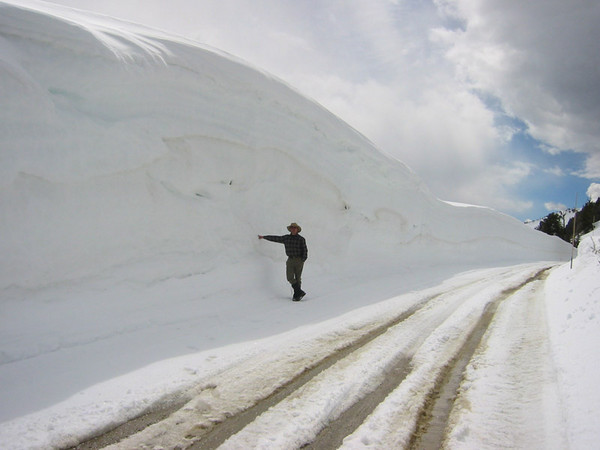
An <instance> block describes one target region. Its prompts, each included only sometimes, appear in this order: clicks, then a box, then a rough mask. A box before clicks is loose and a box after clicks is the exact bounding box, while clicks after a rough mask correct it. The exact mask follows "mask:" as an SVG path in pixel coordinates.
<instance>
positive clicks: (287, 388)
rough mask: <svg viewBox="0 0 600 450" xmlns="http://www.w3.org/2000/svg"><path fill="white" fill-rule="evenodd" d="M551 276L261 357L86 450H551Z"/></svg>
mask: <svg viewBox="0 0 600 450" xmlns="http://www.w3.org/2000/svg"><path fill="white" fill-rule="evenodd" d="M548 269H549V268H548V267H544V266H542V265H539V264H538V265H529V266H517V267H509V268H503V269H497V270H495V271H492V272H490V271H482V272H481V273H478V274H474V275H473V276H470V277H465V278H463V279H462V281H461V283H460V284H454V285H451V286H445V285H440V286H438V287H436V288H432V289H428V290H426V291H422V292H418V293H413V294H411V295H407V296H406V299H405V301H403V302H402V305H403V307H402V308H399V310H398V311H397V314H395V315H389V314H388V315H386V317H385V318H382V319H380V320H374V321H372V322H370V323H369V324H366V325H361V326H357V327H354V328H353V327H350V328H344V329H340V330H339V332H338V333H329V334H327V335H326V336H320V337H316V338H314V339H313V341H312V342H313V345H311V346H310V347H307V349H308V351H306V352H304V353H297V352H290V351H288V350H286V349H285V348H281V349H275V350H273V351H271V352H269V353H268V354H260V355H258V356H256V355H254V356H252V357H250V358H249V359H248V360H245V361H243V363H241V364H239V365H236V366H233V367H230V368H228V369H227V370H226V371H224V372H223V373H220V374H219V375H218V376H217V377H215V378H214V379H210V380H203V381H202V384H201V385H199V386H198V387H197V389H196V391H195V392H193V393H191V395H190V397H189V398H187V399H186V400H185V401H182V402H181V404H179V405H170V406H169V408H166V409H160V408H159V409H158V410H156V411H154V412H152V413H150V414H148V415H146V416H144V417H140V418H138V419H136V420H134V421H131V422H129V423H127V424H123V425H121V426H120V427H118V428H116V429H114V430H112V431H109V432H107V433H106V434H104V435H102V436H100V437H98V438H97V439H94V440H92V441H89V442H87V443H85V444H82V445H80V446H79V447H77V448H78V449H91V448H114V449H130V448H149V449H150V448H180V449H184V448H189V449H213V448H221V449H242V448H244V449H247V448H265V449H267V448H268V449H274V448H276V449H290V448H314V449H329V448H331V449H333V448H340V447H342V448H361V447H369V448H411V449H431V448H443V447H447V448H459V447H461V446H463V445H464V446H465V447H467V448H468V447H469V442H471V443H472V442H473V441H472V440H475V442H476V443H477V444H478V445H480V446H481V447H486V446H487V447H490V448H491V447H494V446H496V445H502V446H508V447H511V446H517V447H527V446H528V445H534V447H537V448H541V447H544V445H545V443H547V444H548V446H549V447H552V446H554V445H556V442H554V444H553V443H552V442H550V441H551V440H552V439H553V434H552V432H547V431H548V430H547V429H548V428H549V427H552V426H553V420H554V417H553V416H552V411H554V408H552V407H550V408H548V406H549V405H548V401H549V399H550V401H553V400H556V399H557V396H556V395H555V392H554V390H553V385H552V370H551V367H552V364H551V361H550V356H549V350H548V348H547V345H546V342H547V335H546V328H545V316H544V296H543V287H544V279H545V277H546V276H547V273H548ZM532 375H533V376H532ZM486 380H489V381H486ZM549 386H550V387H549ZM549 391H550V392H549ZM556 401H557V402H558V400H556ZM517 404H518V405H519V406H518V408H515V407H514V406H515V405H517ZM550 406H551V405H550ZM475 416H476V417H475ZM531 417H535V418H537V419H531ZM488 427H489V428H490V429H489V430H487V431H486V429H487V428H488ZM511 440H512V441H511Z"/></svg>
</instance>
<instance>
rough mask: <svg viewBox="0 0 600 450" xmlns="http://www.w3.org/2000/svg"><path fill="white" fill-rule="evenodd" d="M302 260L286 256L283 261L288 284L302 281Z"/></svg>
mask: <svg viewBox="0 0 600 450" xmlns="http://www.w3.org/2000/svg"><path fill="white" fill-rule="evenodd" d="M303 268H304V261H302V258H288V260H287V262H286V263H285V269H286V270H285V274H286V275H287V280H288V281H289V283H290V284H296V283H300V282H301V281H302V269H303Z"/></svg>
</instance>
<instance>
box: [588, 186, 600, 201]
mask: <svg viewBox="0 0 600 450" xmlns="http://www.w3.org/2000/svg"><path fill="white" fill-rule="evenodd" d="M586 194H587V196H588V197H589V199H590V200H591V201H593V202H595V201H596V200H598V197H600V184H599V183H592V184H590V186H589V187H588V189H587V191H586Z"/></svg>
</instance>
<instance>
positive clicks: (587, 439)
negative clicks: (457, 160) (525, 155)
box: [0, 0, 600, 449]
mask: <svg viewBox="0 0 600 450" xmlns="http://www.w3.org/2000/svg"><path fill="white" fill-rule="evenodd" d="M0 49H1V51H0V99H1V101H2V105H3V108H2V109H1V110H0V158H1V161H2V164H0V173H1V175H2V177H1V178H0V180H1V181H0V196H1V199H0V230H1V233H0V251H1V252H2V255H3V258H2V261H1V262H0V268H1V269H0V308H1V317H0V321H1V322H0V405H1V406H0V422H1V423H0V447H1V448H6V449H19V448H50V447H61V446H67V445H73V444H75V443H77V442H79V441H80V440H81V439H84V438H86V437H88V436H91V435H93V434H94V433H96V432H98V431H99V430H104V429H109V428H111V426H113V425H114V424H117V423H120V422H122V421H125V420H127V419H130V418H132V417H135V416H137V415H139V414H141V413H142V412H144V411H146V410H148V409H149V408H151V407H155V406H156V405H158V404H164V405H167V404H172V403H174V402H179V401H181V400H187V399H189V398H193V395H200V394H201V393H202V392H203V391H210V390H211V389H212V386H213V384H211V382H208V381H207V380H211V379H215V378H216V379H218V380H220V383H224V384H225V385H226V384H227V382H228V380H230V381H229V382H230V383H231V386H232V387H233V386H234V385H235V384H236V383H238V382H239V381H240V380H256V378H257V373H258V370H259V368H260V364H261V362H262V363H264V362H265V360H266V359H268V360H269V361H270V363H271V364H272V365H273V367H275V368H276V369H274V372H273V374H272V376H273V377H274V379H273V380H265V379H264V374H262V375H263V378H262V379H261V380H262V385H261V384H260V383H258V382H255V383H254V384H252V385H251V386H250V388H249V389H248V398H246V399H244V398H237V399H236V401H237V402H239V405H235V407H238V408H241V407H242V406H243V404H244V402H247V404H251V403H252V401H254V400H255V398H259V397H260V393H261V389H267V388H271V387H272V384H273V383H276V382H277V380H278V379H285V377H286V376H287V375H289V374H287V375H286V374H284V372H285V371H288V370H289V371H292V372H293V371H294V370H295V371H297V370H301V369H302V368H303V367H304V365H303V364H307V363H308V362H310V361H309V360H310V359H311V358H318V356H319V355H322V354H326V353H327V352H328V351H331V349H332V348H337V347H338V346H341V345H343V343H344V342H345V340H346V339H351V338H352V337H353V336H354V334H353V333H358V332H359V331H360V330H361V327H365V326H366V324H371V323H374V322H377V321H381V320H383V318H385V317H387V316H389V314H390V313H391V311H394V312H396V311H398V310H402V308H408V307H409V306H410V305H413V304H416V303H418V302H419V301H421V300H422V299H424V298H426V297H427V296H429V295H431V293H432V292H437V293H444V292H447V291H450V290H451V289H455V288H458V287H461V286H463V285H464V284H468V283H469V281H470V280H471V281H472V280H474V279H477V280H480V279H481V280H483V279H487V278H489V279H493V278H494V277H500V279H501V280H504V278H502V276H504V275H502V276H501V274H510V276H508V275H506V279H507V281H506V282H504V281H501V282H498V283H497V284H498V285H497V286H496V287H495V289H498V288H503V287H507V286H511V285H512V283H513V282H514V279H515V278H519V277H522V276H524V275H523V274H524V273H529V272H531V271H533V270H537V269H538V268H539V267H542V266H544V267H546V266H548V265H552V264H559V266H558V267H557V268H556V269H554V270H553V271H552V272H551V274H550V276H549V277H548V279H547V280H546V282H545V289H544V290H543V292H541V293H539V292H538V294H537V295H543V296H545V299H546V301H545V305H546V306H545V311H534V313H532V314H533V315H534V316H535V317H536V318H537V319H538V320H541V319H540V314H542V313H543V314H546V317H547V318H548V321H547V327H548V335H549V339H548V340H547V341H544V342H545V344H544V345H548V349H547V352H546V353H542V352H541V351H540V355H539V358H540V360H543V361H546V360H547V361H548V363H547V364H546V363H544V364H545V365H543V367H544V368H545V369H547V370H548V372H547V373H546V372H544V373H543V374H541V376H544V377H547V378H548V379H551V378H552V374H553V373H555V374H556V382H555V385H556V386H558V393H557V398H558V400H560V402H561V404H562V405H563V408H562V409H561V410H560V411H556V410H552V411H549V413H548V414H549V416H550V417H549V419H548V421H546V422H544V423H545V424H548V423H554V422H552V421H555V422H556V423H557V424H558V427H557V428H558V429H560V430H563V431H564V433H563V434H561V435H560V436H561V439H563V438H564V442H567V443H568V445H569V446H570V447H571V448H590V447H592V446H594V445H595V444H596V442H597V441H598V437H600V436H598V435H599V434H600V433H599V432H598V430H597V429H596V428H597V427H596V423H597V422H598V413H597V411H599V410H600V396H599V394H598V393H599V392H600V390H598V389H597V388H596V387H595V386H594V385H593V380H595V379H596V378H597V374H598V371H599V369H600V366H599V364H598V357H597V356H596V354H597V352H595V349H594V348H593V345H594V343H595V342H598V337H600V336H598V333H599V331H598V330H600V328H599V327H598V317H600V315H599V313H600V311H599V308H600V306H599V305H598V301H599V300H600V293H599V291H598V285H599V282H598V280H599V277H598V272H599V266H600V264H599V256H598V247H597V245H598V239H599V238H598V235H597V232H594V233H592V234H591V235H590V236H588V237H587V238H586V239H583V240H582V243H581V245H580V251H579V254H578V256H577V258H576V259H575V261H574V264H573V268H572V269H571V268H570V264H569V263H566V264H564V263H563V262H564V261H566V260H567V259H568V258H569V257H570V255H571V249H570V247H569V246H568V244H566V243H564V242H563V241H561V240H560V239H558V238H554V237H549V236H546V235H544V234H543V233H539V232H536V231H534V230H531V229H529V228H528V227H527V226H525V225H523V224H521V223H519V221H517V220H516V219H514V218H511V217H508V216H506V215H503V214H500V213H498V212H495V211H493V210H491V209H488V208H480V207H472V206H468V205H453V204H450V203H449V202H444V201H441V200H439V199H437V198H435V197H434V196H433V195H432V194H431V193H430V192H429V191H428V190H427V188H426V187H425V186H424V185H423V184H422V182H421V181H420V180H419V178H418V176H417V175H416V174H414V173H413V172H412V171H411V170H410V169H409V168H408V167H406V166H405V165H404V164H402V163H401V162H399V161H396V160H393V159H391V158H389V157H387V156H386V155H383V154H382V153H381V152H379V151H378V150H377V149H376V148H374V147H373V145H372V144H371V143H370V142H369V141H368V140H367V139H366V138H365V137H363V136H362V135H360V133H358V132H357V131H356V130H353V129H351V128H350V127H348V126H347V125H346V124H345V123H343V122H342V121H340V120H339V119H338V118H336V117H335V116H333V115H332V114H330V113H329V112H327V111H326V110H324V109H323V108H322V107H320V106H319V105H317V104H315V103H314V102H312V101H310V100H308V99H306V98H305V97H303V96H302V95H300V94H299V93H297V92H295V91H294V90H293V89H291V88H290V87H288V86H286V85H285V84H284V83H282V82H281V81H279V80H276V79H274V78H273V77H271V76H270V75H268V74H265V73H263V72H261V71H259V70H256V69H254V68H252V67H250V66H249V65H248V64H245V63H242V62H240V61H238V60H236V59H235V58H233V57H231V56H228V55H224V54H221V53H219V52H218V51H216V50H214V49H208V48H205V47H202V46H201V45H199V44H197V43H193V42H189V41H185V40H183V39H179V38H175V37H171V36H167V35H165V34H164V33H160V32H157V31H154V30H149V29H145V28H144V27H142V26H140V25H135V26H134V25H131V24H127V23H124V22H121V21H118V20H116V19H112V18H108V17H102V16H96V15H93V14H90V13H84V12H80V11H76V10H72V9H68V8H62V7H58V6H55V5H52V4H48V3H44V2H38V1H33V0H30V1H25V0H23V1H14V2H0ZM292 221H296V222H298V223H300V225H301V226H302V228H303V231H302V235H303V236H304V237H305V238H306V239H307V243H308V247H309V260H308V261H307V263H306V266H305V272H304V284H303V288H304V290H306V291H307V292H308V295H307V297H306V299H305V300H303V301H302V302H299V303H293V302H291V301H290V293H289V285H287V282H286V281H285V277H284V273H283V272H284V261H285V255H284V254H283V249H282V248H281V246H279V245H277V244H273V243H268V242H264V241H259V240H258V239H257V235H258V234H284V233H286V230H285V227H286V225H288V224H289V223H290V222H292ZM509 266H510V267H513V266H515V267H517V268H516V269H511V268H508V267H509ZM509 279H510V280H512V281H510V282H509V281H508V280H509ZM472 307H473V308H476V307H477V306H476V305H475V304H473V305H472ZM506 308H507V309H510V308H513V310H514V311H516V313H515V314H519V313H523V314H524V313H525V312H523V311H525V310H523V309H522V308H525V306H524V305H522V304H521V303H519V299H518V298H517V299H515V300H514V304H513V303H507V305H506ZM520 308H521V309H520ZM464 314H465V316H464V317H463V318H460V317H461V316H455V319H453V320H455V322H453V323H448V324H447V325H448V327H450V328H451V327H452V326H454V327H456V326H457V325H458V324H460V325H461V326H462V324H463V323H467V322H468V319H465V317H468V316H469V311H468V310H465V311H464ZM501 317H502V316H501ZM505 317H509V316H505ZM464 321H466V322H464ZM519 323H520V322H519ZM465 326H467V325H466V324H465ZM495 327H498V329H502V327H504V328H505V329H507V330H508V331H510V332H512V331H514V330H516V329H519V330H520V332H523V333H525V331H524V330H523V328H524V325H523V324H521V325H519V324H512V323H511V322H510V321H508V322H504V323H503V322H502V321H500V320H499V323H497V324H496V325H495ZM494 329H496V328H494ZM508 331H507V332H505V333H499V334H497V335H495V336H496V337H494V338H493V339H500V340H501V342H503V341H502V339H503V336H505V335H507V334H509V333H508ZM448 332H449V331H448ZM523 336H524V339H525V338H527V339H539V338H540V337H539V336H530V335H527V334H526V333H525V334H524V335H523ZM490 339H492V337H490ZM506 339H507V341H506V342H507V345H508V344H509V343H510V342H511V341H510V340H509V338H506ZM542 347H543V346H542ZM424 348H427V347H424ZM381 351H382V352H383V354H385V353H386V349H385V347H384V348H383V349H382V350H381ZM306 352H308V354H306ZM424 354H426V353H424ZM299 355H300V356H299ZM375 356H376V354H375V353H374V354H372V355H371V356H370V358H374V357H375ZM501 357H502V355H486V354H484V355H483V356H482V358H489V359H488V360H486V361H488V363H489V364H490V366H489V371H490V373H489V374H486V375H485V376H487V375H490V376H493V375H494V369H493V367H494V364H493V362H494V361H498V360H500V359H501ZM365 358H366V359H365V361H366V362H365V365H366V366H372V367H373V369H376V364H373V363H372V360H369V356H368V355H365ZM494 358H496V359H494ZM286 361H287V363H286ZM369 361H371V362H369ZM422 361H423V364H424V365H423V367H425V366H426V365H427V364H429V363H431V362H432V361H429V360H428V359H427V357H426V356H423V357H422ZM489 361H491V362H489ZM244 362H248V364H247V365H246V366H244V364H243V363H244ZM242 367H244V369H243V370H242V369H241V368H242ZM277 368H279V369H277ZM278 370H279V372H278ZM552 370H554V372H553V371H552ZM467 373H468V374H470V375H471V378H469V382H472V383H473V385H474V386H478V383H479V382H480V381H481V380H482V379H483V377H484V375H483V374H481V373H479V374H478V373H476V371H474V370H473V368H469V372H467ZM536 376H537V375H536ZM544 379H546V378H544ZM550 381H551V380H550ZM550 381H549V383H550ZM222 388H223V389H226V387H222ZM321 388H322V386H321ZM333 391H334V389H333V387H332V390H331V392H329V394H331V395H333ZM473 392H474V393H475V394H476V393H477V392H480V393H481V395H479V396H477V395H475V394H473V395H475V397H474V398H473V404H475V405H481V408H482V409H483V410H485V407H486V405H485V399H486V395H489V393H488V392H487V391H486V390H485V388H484V387H480V388H479V389H474V390H473ZM354 395H359V393H355V394H354ZM348 400H352V396H350V398H349V399H348ZM558 400H557V401H558ZM198 401H201V400H198ZM225 406H226V405H225ZM225 406H224V407H225ZM381 408H382V410H383V411H386V410H387V409H389V408H390V406H389V405H387V406H386V405H385V404H382V406H381ZM318 409H319V407H318V404H317V403H316V402H310V401H309V402H308V403H306V404H305V405H304V406H303V408H302V411H303V413H304V414H311V413H313V412H315V411H316V410H318ZM375 413H377V412H375ZM455 419H456V420H457V423H459V424H460V427H462V428H460V429H462V430H465V429H467V428H468V429H472V430H474V431H473V433H472V434H471V436H477V435H478V433H481V432H485V427H486V426H489V424H490V422H489V421H482V422H478V420H479V419H478V417H476V416H473V417H467V416H463V417H457V418H455ZM497 420H499V421H500V420H501V419H497ZM492 423H493V422H492ZM502 425H504V423H502ZM257 426H258V425H257ZM365 426H369V427H371V428H372V424H371V425H365ZM457 430H459V428H457ZM356 433H357V434H356V435H354V436H350V437H349V439H348V443H349V444H348V445H351V444H350V443H351V442H353V440H354V439H356V441H354V442H364V440H365V436H364V435H361V433H363V431H361V430H360V429H359V430H357V432H356ZM557 433H558V431H557ZM455 437H456V436H455ZM462 437H464V434H463V435H461V436H459V437H456V439H457V440H456V442H465V441H464V439H463V440H462V441H461V440H460V439H459V438H462ZM239 439H244V438H243V437H239ZM242 442H246V443H247V442H249V441H242ZM560 442H563V441H560Z"/></svg>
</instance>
